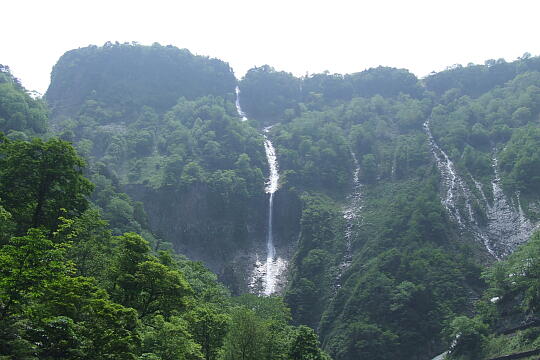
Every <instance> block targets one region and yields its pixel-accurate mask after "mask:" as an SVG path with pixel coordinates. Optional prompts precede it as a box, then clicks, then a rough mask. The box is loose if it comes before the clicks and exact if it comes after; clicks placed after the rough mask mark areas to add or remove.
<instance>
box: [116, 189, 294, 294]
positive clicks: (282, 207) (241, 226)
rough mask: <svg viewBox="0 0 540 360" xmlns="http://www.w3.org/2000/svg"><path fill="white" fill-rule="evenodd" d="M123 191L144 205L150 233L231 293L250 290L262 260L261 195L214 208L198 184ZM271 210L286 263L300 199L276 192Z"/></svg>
mask: <svg viewBox="0 0 540 360" xmlns="http://www.w3.org/2000/svg"><path fill="white" fill-rule="evenodd" d="M123 190H124V191H125V192H126V193H127V194H129V195H130V196H131V197H132V198H133V199H134V200H136V201H141V202H142V203H143V204H144V208H145V211H146V213H147V215H148V220H149V225H150V228H151V229H152V231H153V232H155V234H156V235H158V236H160V237H162V238H163V239H164V240H167V241H169V242H171V243H172V244H173V246H174V248H175V250H176V251H177V252H178V253H181V254H185V255H186V256H188V257H189V258H190V259H192V260H199V261H203V262H204V263H205V264H206V265H207V266H208V267H209V268H210V269H211V270H212V271H214V272H215V273H216V274H218V275H219V276H220V277H221V279H222V280H223V281H224V282H226V283H227V285H229V286H230V287H231V288H232V289H235V290H236V291H238V292H245V291H249V290H250V289H249V287H248V286H249V281H250V273H251V272H252V270H253V266H254V262H255V261H256V259H255V254H259V255H260V257H261V258H262V257H263V256H266V248H265V246H266V245H265V244H266V233H267V230H268V229H267V226H268V224H267V218H268V207H267V196H265V194H264V193H261V195H260V196H258V197H256V198H254V199H252V201H251V202H250V203H249V204H246V205H245V207H242V208H227V207H225V208H220V207H219V199H218V198H217V197H216V194H214V193H213V192H212V190H211V189H210V188H209V187H208V186H207V185H203V184H201V185H198V186H194V187H191V188H189V189H188V190H186V191H178V190H176V189H174V188H161V189H152V188H149V187H147V186H144V185H136V184H131V185H129V184H128V185H125V186H124V187H123ZM274 211H275V214H276V216H275V224H276V226H275V229H274V231H275V240H276V242H275V245H276V248H277V251H278V252H279V253H280V254H283V256H284V257H285V259H286V260H289V258H290V256H291V255H292V251H293V249H294V247H295V245H296V244H295V243H296V241H297V238H298V232H299V224H300V213H301V203H300V200H299V199H298V198H297V197H296V196H294V194H288V193H286V192H285V191H283V192H280V191H278V192H277V193H276V199H275V205H274ZM283 280H284V279H283ZM281 288H282V286H281Z"/></svg>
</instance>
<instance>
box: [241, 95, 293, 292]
mask: <svg viewBox="0 0 540 360" xmlns="http://www.w3.org/2000/svg"><path fill="white" fill-rule="evenodd" d="M235 92H236V111H237V112H238V115H239V116H240V118H241V119H242V121H247V120H248V119H247V117H246V114H245V113H244V112H243V111H242V107H241V106H240V89H239V88H238V86H237V87H236V89H235ZM270 129H271V126H268V127H266V128H264V129H263V136H264V151H265V153H266V160H267V161H268V169H269V172H270V176H269V177H268V181H267V182H266V186H265V189H264V191H265V193H267V194H269V198H268V222H267V224H268V230H267V233H266V262H265V263H263V262H261V261H259V256H258V255H257V254H255V258H256V261H255V268H254V270H253V274H252V278H251V280H250V284H249V286H250V288H251V289H252V290H255V288H256V286H257V283H258V282H259V281H261V282H262V284H263V289H262V290H263V293H264V294H265V295H271V294H273V293H275V292H276V290H277V287H278V279H279V276H280V275H281V273H282V272H283V271H284V270H285V268H286V267H287V262H286V261H285V260H284V259H282V258H280V257H278V256H276V248H275V246H274V194H275V192H276V191H277V190H278V188H279V165H278V161H277V156H276V149H275V148H274V145H273V144H272V141H270V139H269V138H268V135H267V134H268V132H269V131H270Z"/></svg>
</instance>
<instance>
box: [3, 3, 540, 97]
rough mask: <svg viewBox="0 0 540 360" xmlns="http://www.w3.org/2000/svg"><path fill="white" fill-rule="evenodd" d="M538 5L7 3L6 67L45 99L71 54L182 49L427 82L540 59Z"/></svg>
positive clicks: (293, 68) (244, 62)
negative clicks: (120, 47) (400, 74)
mask: <svg viewBox="0 0 540 360" xmlns="http://www.w3.org/2000/svg"><path fill="white" fill-rule="evenodd" d="M539 10H540V1H538V0H513V1H509V0H503V1H501V0H451V1H447V0H356V1H353V0H332V1H318V0H311V1H307V0H288V1H285V0H271V1H269V0H198V1H186V0H151V1H148V0H147V1H142V0H129V1H126V0H92V1H87V0H47V1H45V0H2V4H1V5H0V12H1V13H2V16H1V17H0V34H2V35H1V36H0V64H4V65H8V66H9V67H10V68H11V71H12V73H13V74H14V75H15V76H16V77H18V78H19V79H20V80H21V81H22V83H23V85H24V86H25V87H26V88H27V89H29V90H37V91H39V92H41V93H43V92H45V90H46V89H47V87H48V84H49V80H50V72H51V69H52V67H53V65H54V64H55V63H56V61H57V60H58V58H59V57H60V56H61V55H62V54H63V53H65V52H66V51H68V50H71V49H75V48H79V47H84V46H87V45H90V44H94V45H103V44H104V43H105V42H107V41H112V42H114V41H118V42H132V41H137V42H139V43H141V44H145V45H146V44H148V45H150V44H152V43H154V42H158V43H160V44H162V45H174V46H177V47H179V48H187V49H189V50H190V51H191V52H192V53H194V54H198V55H206V56H210V57H217V58H220V59H222V60H224V61H226V62H228V63H229V64H230V65H231V66H232V68H233V69H234V71H235V74H236V76H237V77H238V78H241V77H242V76H243V75H244V74H245V72H246V71H247V70H248V69H250V68H252V67H253V66H261V65H264V64H268V65H271V66H273V67H274V68H276V69H277V70H284V71H288V72H292V73H293V74H295V75H297V76H301V75H305V74H306V73H317V72H322V71H325V70H328V71H329V72H331V73H352V72H358V71H362V70H365V69H367V68H370V67H376V66H379V65H383V66H393V67H398V68H406V69H409V70H410V71H411V72H413V73H414V74H416V75H417V76H419V77H423V76H426V75H427V74H429V73H430V72H432V71H440V70H444V69H445V68H446V67H448V66H451V65H453V64H463V65H466V64H468V63H471V62H472V63H480V64H482V63H484V61H485V60H487V59H499V58H504V59H506V60H507V61H511V60H514V59H516V58H517V57H519V56H521V55H523V54H524V53H525V52H529V53H531V54H532V55H540V41H539V38H538V36H539V35H540V22H539V21H538V14H539V13H540V11H539Z"/></svg>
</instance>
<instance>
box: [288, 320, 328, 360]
mask: <svg viewBox="0 0 540 360" xmlns="http://www.w3.org/2000/svg"><path fill="white" fill-rule="evenodd" d="M289 358H290V359H291V360H322V359H323V355H322V354H321V349H320V345H319V339H318V338H317V334H315V331H313V329H311V328H309V327H307V326H304V325H301V326H299V327H298V329H297V330H296V334H295V336H294V339H293V341H292V344H291V349H290V351H289Z"/></svg>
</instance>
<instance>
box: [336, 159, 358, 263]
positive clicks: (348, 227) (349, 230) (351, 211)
mask: <svg viewBox="0 0 540 360" xmlns="http://www.w3.org/2000/svg"><path fill="white" fill-rule="evenodd" d="M351 157H352V159H353V164H354V173H353V191H352V193H351V194H350V195H349V196H348V197H347V205H346V207H345V209H344V210H343V218H344V219H345V221H346V224H345V257H344V259H343V260H344V261H343V263H342V264H341V266H340V267H341V268H342V270H344V269H345V268H347V267H348V266H349V265H350V264H351V261H352V236H353V230H354V226H355V225H356V221H357V219H358V213H359V211H360V210H362V183H360V164H359V163H358V159H357V158H356V154H355V153H354V152H352V151H351Z"/></svg>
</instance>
